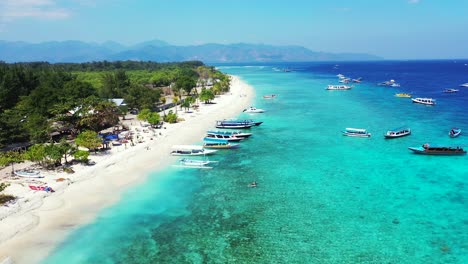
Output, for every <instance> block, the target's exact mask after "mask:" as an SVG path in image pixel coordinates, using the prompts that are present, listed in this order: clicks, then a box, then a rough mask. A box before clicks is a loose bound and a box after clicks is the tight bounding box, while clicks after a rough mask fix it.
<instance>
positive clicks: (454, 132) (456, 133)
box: [448, 128, 461, 138]
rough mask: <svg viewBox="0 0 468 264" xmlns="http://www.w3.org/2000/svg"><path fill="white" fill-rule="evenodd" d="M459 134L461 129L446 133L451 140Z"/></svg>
mask: <svg viewBox="0 0 468 264" xmlns="http://www.w3.org/2000/svg"><path fill="white" fill-rule="evenodd" d="M460 134H461V129H455V128H454V129H452V130H450V132H449V133H448V135H449V137H451V138H456V137H458V136H459V135H460Z"/></svg>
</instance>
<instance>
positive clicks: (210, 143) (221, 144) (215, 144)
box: [203, 138, 240, 149]
mask: <svg viewBox="0 0 468 264" xmlns="http://www.w3.org/2000/svg"><path fill="white" fill-rule="evenodd" d="M204 140H205V142H204V143H203V147H204V148H206V149H235V148H238V147H239V146H240V144H231V143H230V142H229V141H227V140H222V139H212V138H209V139H207V138H205V139H204Z"/></svg>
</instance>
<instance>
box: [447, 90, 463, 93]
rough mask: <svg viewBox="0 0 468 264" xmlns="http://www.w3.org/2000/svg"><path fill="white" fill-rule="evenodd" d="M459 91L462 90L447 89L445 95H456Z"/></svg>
mask: <svg viewBox="0 0 468 264" xmlns="http://www.w3.org/2000/svg"><path fill="white" fill-rule="evenodd" d="M458 91H460V90H458V89H445V90H444V93H456V92H458Z"/></svg>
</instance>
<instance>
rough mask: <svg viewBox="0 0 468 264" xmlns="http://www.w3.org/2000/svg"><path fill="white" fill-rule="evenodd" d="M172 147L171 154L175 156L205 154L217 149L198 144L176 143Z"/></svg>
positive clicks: (212, 152)
mask: <svg viewBox="0 0 468 264" xmlns="http://www.w3.org/2000/svg"><path fill="white" fill-rule="evenodd" d="M172 149H173V150H172V152H171V155H173V156H203V155H211V154H214V153H215V152H216V150H213V149H204V148H203V146H198V145H176V146H172Z"/></svg>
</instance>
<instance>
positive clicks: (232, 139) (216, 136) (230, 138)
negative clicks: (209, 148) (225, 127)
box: [205, 132, 243, 142]
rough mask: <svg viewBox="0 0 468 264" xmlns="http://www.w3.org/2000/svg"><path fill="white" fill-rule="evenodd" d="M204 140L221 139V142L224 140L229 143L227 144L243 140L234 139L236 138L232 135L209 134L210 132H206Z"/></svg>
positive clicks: (239, 138)
mask: <svg viewBox="0 0 468 264" xmlns="http://www.w3.org/2000/svg"><path fill="white" fill-rule="evenodd" d="M205 139H222V140H226V141H229V142H239V141H241V140H242V139H243V138H241V137H236V136H234V135H226V134H217V133H210V132H208V133H207V134H206V137H205Z"/></svg>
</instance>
